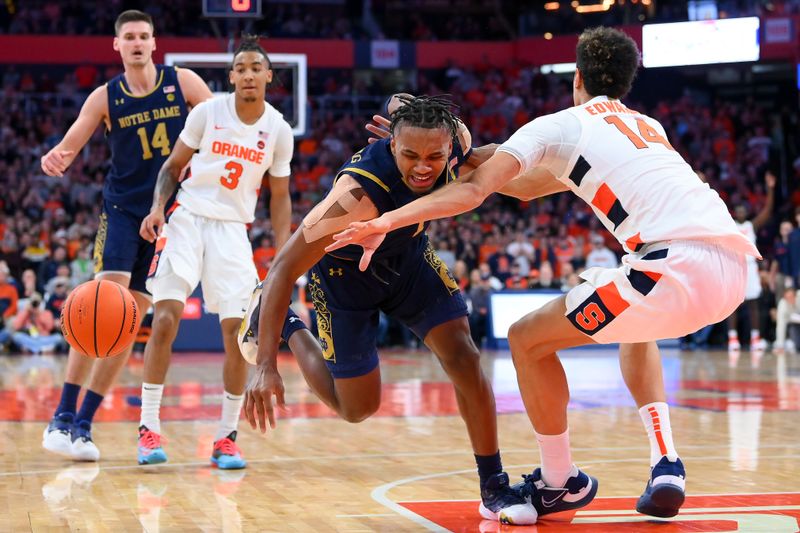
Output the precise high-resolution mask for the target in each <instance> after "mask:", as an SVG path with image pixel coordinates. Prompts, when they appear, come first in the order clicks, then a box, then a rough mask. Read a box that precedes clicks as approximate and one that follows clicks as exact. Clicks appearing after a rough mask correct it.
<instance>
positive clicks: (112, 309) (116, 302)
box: [61, 280, 140, 357]
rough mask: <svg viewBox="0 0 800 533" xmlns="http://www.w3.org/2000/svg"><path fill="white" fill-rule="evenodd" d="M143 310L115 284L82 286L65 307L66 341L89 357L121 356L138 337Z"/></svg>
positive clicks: (94, 282)
mask: <svg viewBox="0 0 800 533" xmlns="http://www.w3.org/2000/svg"><path fill="white" fill-rule="evenodd" d="M139 320H140V318H139V310H138V309H137V308H136V300H134V299H133V296H132V295H131V293H130V292H129V291H128V289H126V288H125V287H123V286H122V285H120V284H119V283H115V282H113V281H107V280H91V281H87V282H86V283H82V284H81V285H78V286H77V287H76V288H75V290H73V291H72V292H71V293H70V295H69V297H68V298H67V301H66V302H64V306H63V307H62V308H61V331H62V333H63V334H64V339H66V341H67V342H68V343H69V345H70V346H72V347H73V348H75V350H77V351H78V352H80V353H82V354H83V355H86V356H89V357H113V356H115V355H119V354H120V353H122V352H123V351H125V349H126V348H128V347H129V346H130V345H131V344H133V341H134V339H135V338H136V330H137V329H138V328H139Z"/></svg>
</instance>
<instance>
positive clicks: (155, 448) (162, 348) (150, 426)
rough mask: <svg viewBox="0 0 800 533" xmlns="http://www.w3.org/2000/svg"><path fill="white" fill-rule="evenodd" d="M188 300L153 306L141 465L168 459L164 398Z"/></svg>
mask: <svg viewBox="0 0 800 533" xmlns="http://www.w3.org/2000/svg"><path fill="white" fill-rule="evenodd" d="M178 279H179V278H178ZM187 287H188V285H187ZM154 290H158V289H154ZM184 302H185V297H184V298H183V299H182V300H173V299H165V300H159V301H157V302H155V303H154V305H153V327H152V332H151V334H150V339H148V341H147V344H146V345H145V348H144V375H143V379H144V381H143V382H142V407H141V415H140V418H139V454H138V455H139V456H138V462H139V464H157V463H163V462H165V461H166V460H167V456H166V453H165V452H164V449H163V448H162V447H161V418H160V411H161V399H162V396H163V394H164V382H165V381H166V377H167V371H168V370H169V365H170V360H171V359H172V343H173V342H174V341H175V337H176V335H177V334H178V326H179V325H180V319H181V315H182V314H183V308H184Z"/></svg>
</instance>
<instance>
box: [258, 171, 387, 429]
mask: <svg viewBox="0 0 800 533" xmlns="http://www.w3.org/2000/svg"><path fill="white" fill-rule="evenodd" d="M377 214H378V210H377V208H376V207H375V204H373V203H372V200H370V199H369V197H368V196H367V194H366V192H365V191H364V189H362V188H361V186H360V185H359V184H358V182H356V180H355V179H353V178H352V177H350V176H348V175H343V176H342V177H340V178H339V179H338V180H337V181H336V185H334V188H333V189H332V190H331V192H330V193H329V194H328V196H326V197H325V199H324V200H323V201H322V202H320V203H319V204H317V205H316V206H315V207H314V208H313V209H312V210H311V211H310V212H309V213H308V215H306V217H305V219H303V223H302V225H301V227H300V228H298V229H297V231H295V232H294V234H293V235H292V236H291V237H290V238H289V241H288V242H287V243H286V245H285V246H284V247H283V248H282V249H281V250H280V251H279V252H278V255H276V256H275V261H274V262H273V263H272V268H270V271H269V274H268V275H267V278H266V280H264V288H263V290H262V293H261V312H260V315H259V323H258V355H257V356H256V365H257V367H258V368H257V370H256V372H255V374H254V375H253V378H252V379H251V381H250V383H249V384H248V386H247V390H246V392H245V408H244V411H245V416H247V420H248V421H249V422H250V426H251V427H252V428H253V429H256V427H259V428H260V429H261V431H262V432H265V431H266V429H267V421H268V422H269V425H270V427H272V428H274V427H275V416H274V411H273V407H272V396H275V397H276V400H277V403H278V405H279V406H280V405H282V404H283V383H282V380H281V378H280V374H279V373H278V363H277V360H278V346H279V344H280V335H281V326H282V325H283V322H284V319H285V318H286V310H287V308H288V306H289V302H290V301H291V296H292V288H293V287H294V283H295V281H296V280H297V278H299V277H300V276H301V275H302V274H304V273H306V272H307V271H308V270H309V269H310V268H311V267H312V266H313V265H314V264H315V263H317V262H318V261H319V260H320V259H322V257H323V256H324V255H325V247H326V246H327V245H328V244H330V243H331V242H333V234H334V233H336V232H338V231H341V230H343V229H344V228H346V227H347V226H348V224H350V223H351V222H354V221H358V220H367V219H370V218H373V217H375V216H376V215H377Z"/></svg>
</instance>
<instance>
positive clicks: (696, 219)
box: [499, 96, 759, 256]
mask: <svg viewBox="0 0 800 533" xmlns="http://www.w3.org/2000/svg"><path fill="white" fill-rule="evenodd" d="M499 150H501V151H504V152H508V153H509V154H511V155H513V156H514V157H516V158H517V159H518V160H519V161H520V164H521V165H522V172H523V173H524V172H527V171H529V170H531V169H533V168H534V167H544V168H546V169H547V170H548V171H549V172H550V173H551V174H553V175H554V176H556V178H557V179H558V180H559V181H561V182H563V183H564V184H566V185H567V186H568V187H569V188H570V190H572V191H573V192H574V193H575V194H576V195H578V196H579V197H580V198H582V199H583V200H584V201H585V202H586V203H588V204H589V205H590V206H591V207H592V209H593V210H594V212H595V213H596V214H597V216H598V218H599V219H600V220H601V221H602V223H603V225H604V226H605V227H606V228H607V229H608V230H609V231H610V232H611V233H613V234H614V236H615V237H616V238H617V240H618V241H619V242H620V243H621V244H622V245H623V246H624V247H625V249H626V250H628V251H629V252H635V251H638V250H640V249H641V248H642V247H643V246H644V245H646V244H648V243H653V242H657V241H666V240H675V239H695V240H697V239H699V240H706V241H711V242H715V243H717V244H720V245H721V246H724V247H725V248H728V249H731V250H734V251H738V252H741V253H744V254H747V255H753V256H759V255H758V250H757V249H756V247H755V245H754V244H753V243H752V242H751V241H749V240H748V239H746V238H744V236H743V235H742V233H741V232H740V231H738V230H737V228H736V225H735V224H734V222H733V218H731V216H730V214H729V213H728V209H727V207H726V206H725V203H724V202H723V201H722V199H721V198H720V197H719V195H718V194H717V193H716V191H714V190H713V189H711V188H710V187H709V186H708V185H707V184H706V183H703V182H702V181H701V180H700V178H698V177H697V175H696V174H695V173H694V171H692V169H691V167H690V166H689V165H688V164H687V163H686V162H685V161H684V160H683V158H682V157H681V156H680V155H679V154H678V153H677V152H676V151H675V150H674V149H673V148H672V146H671V145H670V144H669V142H668V141H667V139H666V134H665V132H664V128H663V127H662V126H661V124H659V123H658V121H656V120H654V119H652V118H650V117H648V116H645V115H642V114H641V113H638V112H636V111H633V110H631V109H628V108H627V107H625V106H624V105H623V104H622V103H620V102H619V101H618V100H611V99H609V98H608V97H605V96H599V97H596V98H594V99H592V100H591V101H589V102H587V103H586V104H583V105H580V106H576V107H572V108H569V109H566V110H564V111H560V112H558V113H554V114H552V115H547V116H543V117H539V118H537V119H536V120H534V121H532V122H530V123H528V124H526V125H525V126H523V127H522V128H520V129H519V131H517V132H516V133H515V134H514V135H513V136H512V137H511V138H510V139H509V140H508V141H507V142H506V143H505V144H503V145H502V146H501V147H500V148H499Z"/></svg>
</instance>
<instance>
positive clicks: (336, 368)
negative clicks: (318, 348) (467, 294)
mask: <svg viewBox="0 0 800 533" xmlns="http://www.w3.org/2000/svg"><path fill="white" fill-rule="evenodd" d="M308 290H309V293H310V294H311V298H312V300H313V302H314V308H315V309H316V312H317V329H318V332H319V339H320V344H321V345H322V353H323V357H324V358H325V362H326V363H327V365H328V368H329V369H330V371H331V374H333V377H334V378H352V377H358V376H363V375H365V374H368V373H369V372H371V371H372V370H373V369H374V368H375V367H376V366H378V350H377V345H376V340H377V334H378V317H379V311H383V312H384V313H386V314H387V315H389V316H390V317H393V318H395V319H397V320H399V321H400V322H401V323H403V324H405V325H406V326H407V327H408V328H409V329H411V331H413V332H414V334H416V335H417V336H418V337H419V338H420V339H425V337H426V336H427V335H428V332H429V331H430V330H431V329H433V328H434V327H436V326H439V325H441V324H444V323H445V322H449V321H451V320H456V319H458V318H461V317H465V316H467V314H468V313H467V306H466V303H465V302H464V298H463V296H462V295H461V290H460V289H459V288H458V284H457V283H456V281H455V279H454V278H453V276H452V274H450V271H449V270H448V269H447V267H446V266H445V265H444V263H442V261H441V259H439V256H437V255H436V252H435V251H434V250H433V248H432V247H431V246H430V244H428V245H427V247H424V248H420V251H419V252H416V253H410V254H407V255H400V256H395V257H390V258H384V259H379V260H375V259H373V261H372V264H371V265H370V267H369V268H368V269H367V271H366V272H361V271H359V270H358V262H357V261H353V260H348V259H342V258H337V257H334V256H331V255H326V256H325V257H324V258H323V259H322V260H321V261H320V262H319V263H317V264H316V265H314V267H313V268H312V269H311V271H310V272H309V285H308Z"/></svg>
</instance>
